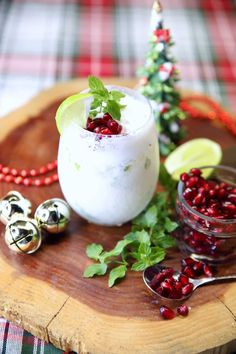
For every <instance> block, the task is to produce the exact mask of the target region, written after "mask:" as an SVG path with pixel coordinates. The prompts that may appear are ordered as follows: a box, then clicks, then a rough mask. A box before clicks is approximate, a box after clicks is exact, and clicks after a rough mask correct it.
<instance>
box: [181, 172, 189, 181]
mask: <svg viewBox="0 0 236 354" xmlns="http://www.w3.org/2000/svg"><path fill="white" fill-rule="evenodd" d="M180 179H181V181H182V182H187V181H188V180H189V175H188V173H186V172H184V173H182V174H181V175H180Z"/></svg>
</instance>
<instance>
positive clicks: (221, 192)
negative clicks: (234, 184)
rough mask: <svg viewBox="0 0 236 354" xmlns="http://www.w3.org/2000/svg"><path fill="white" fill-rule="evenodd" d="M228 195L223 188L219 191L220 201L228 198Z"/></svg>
mask: <svg viewBox="0 0 236 354" xmlns="http://www.w3.org/2000/svg"><path fill="white" fill-rule="evenodd" d="M226 195H227V192H226V190H225V189H223V188H221V189H219V190H218V192H217V197H218V198H220V199H222V198H224V197H226Z"/></svg>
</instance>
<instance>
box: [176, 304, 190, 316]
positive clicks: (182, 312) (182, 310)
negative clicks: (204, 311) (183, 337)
mask: <svg viewBox="0 0 236 354" xmlns="http://www.w3.org/2000/svg"><path fill="white" fill-rule="evenodd" d="M177 313H178V314H179V315H180V316H188V313H189V308H188V306H187V305H181V306H179V307H177Z"/></svg>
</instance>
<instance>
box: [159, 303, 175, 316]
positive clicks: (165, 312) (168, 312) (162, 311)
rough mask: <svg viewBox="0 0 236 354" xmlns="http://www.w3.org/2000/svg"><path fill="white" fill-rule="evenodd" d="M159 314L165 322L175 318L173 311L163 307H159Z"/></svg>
mask: <svg viewBox="0 0 236 354" xmlns="http://www.w3.org/2000/svg"><path fill="white" fill-rule="evenodd" d="M160 314H161V316H162V317H163V318H164V319H165V320H172V319H173V318H174V317H175V313H174V311H173V310H171V309H170V308H169V307H167V306H165V305H162V306H160Z"/></svg>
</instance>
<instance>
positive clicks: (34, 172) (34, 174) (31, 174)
mask: <svg viewBox="0 0 236 354" xmlns="http://www.w3.org/2000/svg"><path fill="white" fill-rule="evenodd" d="M29 173H30V176H32V177H35V176H37V171H36V170H35V169H34V168H32V170H30V171H29ZM23 177H24V176H23Z"/></svg>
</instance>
